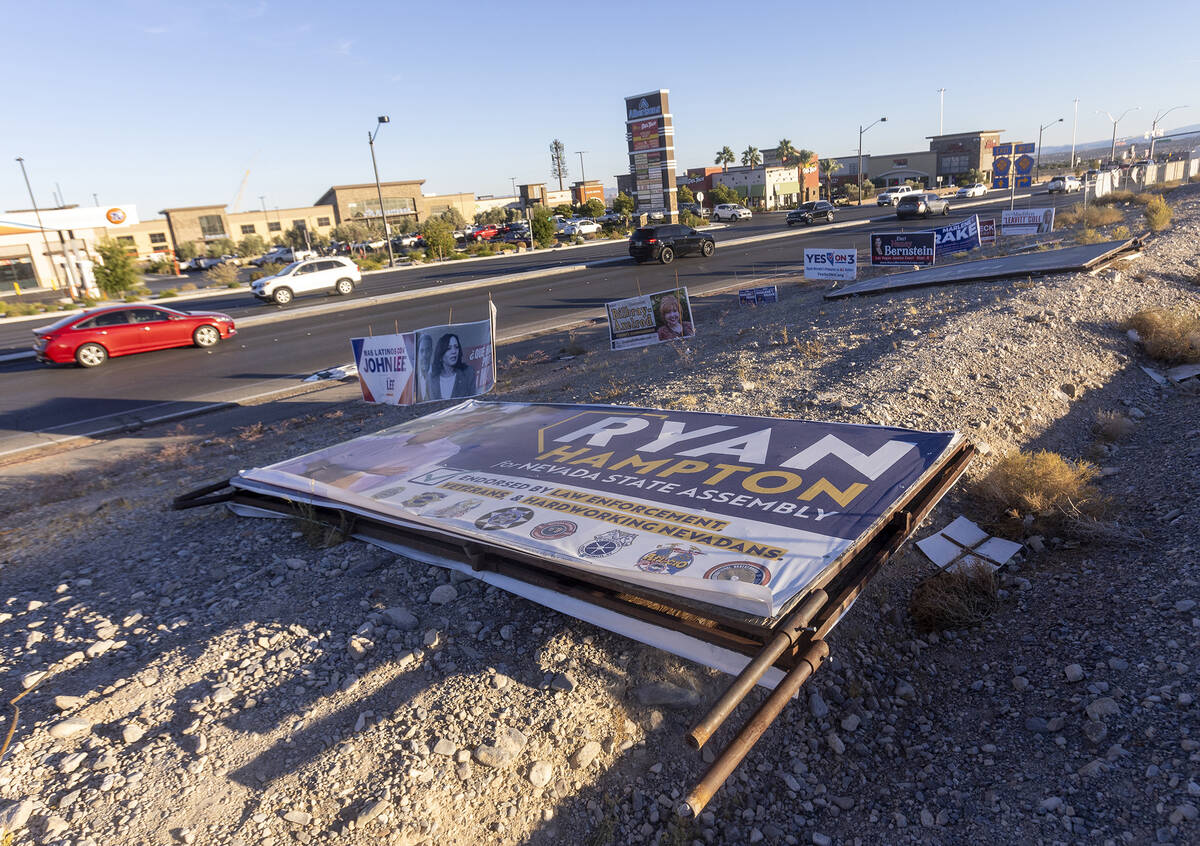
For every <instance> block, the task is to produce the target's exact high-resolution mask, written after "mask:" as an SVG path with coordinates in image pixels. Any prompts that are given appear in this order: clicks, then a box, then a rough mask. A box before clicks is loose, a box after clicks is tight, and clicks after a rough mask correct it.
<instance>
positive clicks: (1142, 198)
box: [1129, 191, 1154, 206]
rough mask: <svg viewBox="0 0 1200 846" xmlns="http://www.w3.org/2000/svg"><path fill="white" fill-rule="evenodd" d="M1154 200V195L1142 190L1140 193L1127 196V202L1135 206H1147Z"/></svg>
mask: <svg viewBox="0 0 1200 846" xmlns="http://www.w3.org/2000/svg"><path fill="white" fill-rule="evenodd" d="M1153 201H1154V195H1153V194H1149V193H1147V192H1145V191H1143V192H1142V193H1141V194H1134V195H1133V196H1132V197H1130V198H1129V202H1131V203H1133V204H1134V205H1135V206H1148V205H1150V203H1152V202H1153Z"/></svg>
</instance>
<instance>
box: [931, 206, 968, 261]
mask: <svg viewBox="0 0 1200 846" xmlns="http://www.w3.org/2000/svg"><path fill="white" fill-rule="evenodd" d="M933 234H934V235H935V236H936V237H937V254H938V255H944V254H945V253H961V252H966V251H967V250H973V249H975V248H976V247H978V246H979V216H978V215H974V214H973V215H971V216H970V217H968V218H967V219H966V220H960V221H958V223H951V224H949V225H947V226H939V227H938V228H937V229H935V230H933Z"/></svg>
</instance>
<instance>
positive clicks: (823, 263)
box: [804, 249, 858, 282]
mask: <svg viewBox="0 0 1200 846" xmlns="http://www.w3.org/2000/svg"><path fill="white" fill-rule="evenodd" d="M804 278H805V279H834V280H837V281H840V282H852V281H854V280H855V279H857V278H858V250H822V249H806V250H805V251H804Z"/></svg>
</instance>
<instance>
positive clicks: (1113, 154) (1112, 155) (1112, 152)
mask: <svg viewBox="0 0 1200 846" xmlns="http://www.w3.org/2000/svg"><path fill="white" fill-rule="evenodd" d="M1141 108H1142V107H1141V106H1134V107H1133V108H1132V109H1126V110H1125V111H1123V112H1121V114H1120V115H1119V116H1117V117H1113V116H1112V115H1111V114H1109V113H1108V112H1106V111H1104V109H1096V114H1098V115H1104V116H1105V117H1107V118H1108V119H1109V120H1111V121H1112V125H1113V137H1112V150H1110V151H1109V154H1108V160H1109V161H1110V162H1115V161H1116V160H1117V124H1118V123H1120V122H1121V118H1123V117H1125V115H1127V114H1129V113H1130V112H1137V111H1140V110H1141Z"/></svg>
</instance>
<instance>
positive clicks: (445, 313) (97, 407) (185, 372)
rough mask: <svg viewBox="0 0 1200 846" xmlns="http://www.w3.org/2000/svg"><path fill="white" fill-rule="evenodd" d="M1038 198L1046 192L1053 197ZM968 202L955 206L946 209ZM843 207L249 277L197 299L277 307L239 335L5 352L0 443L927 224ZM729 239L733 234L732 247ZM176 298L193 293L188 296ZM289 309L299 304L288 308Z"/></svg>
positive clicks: (549, 323)
mask: <svg viewBox="0 0 1200 846" xmlns="http://www.w3.org/2000/svg"><path fill="white" fill-rule="evenodd" d="M1035 199H1036V204H1037V205H1038V206H1042V205H1045V204H1046V201H1047V200H1048V199H1050V198H1047V197H1038V198H1035ZM1075 201H1076V198H1074V197H1069V198H1062V197H1056V198H1053V202H1054V203H1055V204H1056V205H1060V206H1061V205H1065V204H1068V203H1074V202H1075ZM1018 202H1021V201H1020V200H1019V201H1018ZM1022 204H1028V201H1025V202H1024V203H1022ZM1001 205H1002V201H1000V200H999V199H998V198H997V199H996V200H995V201H994V202H989V203H988V204H987V205H986V206H977V207H973V208H971V209H970V210H969V211H970V212H971V213H975V212H977V211H981V210H986V209H988V208H993V207H994V208H999V207H1001ZM964 213H965V212H964ZM961 216H962V214H960V213H957V212H955V213H952V214H951V215H950V217H949V218H948V220H954V219H955V218H956V217H961ZM839 218H840V219H839V221H838V222H843V221H847V220H861V221H864V225H861V226H854V227H847V228H842V229H836V230H833V231H828V230H825V229H824V228H823V227H821V226H813V227H797V228H795V229H794V230H790V234H789V236H788V237H782V238H774V239H771V240H765V241H759V242H756V243H748V244H740V245H737V244H735V245H732V246H731V245H729V242H731V241H734V240H735V239H738V238H742V237H747V236H754V235H759V236H761V235H765V234H775V233H778V232H780V231H788V230H786V227H784V225H783V215H782V214H771V215H756V216H755V218H754V220H753V221H750V222H748V223H743V224H740V225H735V226H731V227H729V228H727V229H722V230H719V231H718V232H717V236H718V238H717V240H718V248H717V252H716V254H715V255H714V256H713V257H712V258H711V259H707V260H705V259H701V258H700V257H698V256H697V257H684V258H680V259H678V260H677V261H676V262H674V263H673V264H671V265H666V266H663V265H652V264H646V265H636V264H634V263H633V262H632V261H621V262H617V263H608V264H604V265H601V266H597V267H594V268H589V269H587V270H583V271H577V272H572V273H568V274H563V275H556V276H547V277H544V278H534V279H525V280H521V281H515V282H507V283H504V284H497V285H495V286H487V287H480V288H476V289H474V290H471V291H466V292H458V293H451V292H441V293H439V292H438V291H437V290H436V289H437V288H440V287H441V286H443V285H445V284H447V283H452V282H462V281H466V280H472V279H481V278H487V277H488V276H495V275H503V274H511V273H516V272H525V271H529V270H534V269H537V268H539V267H552V266H555V265H562V264H569V265H576V264H582V263H586V261H589V260H591V261H594V260H597V259H604V258H613V257H618V256H624V255H625V244H624V243H623V242H621V243H611V244H604V245H598V246H596V247H588V248H584V249H576V250H570V251H567V250H560V251H557V252H554V253H552V254H551V256H550V257H547V256H546V255H545V254H540V253H534V254H533V255H532V256H519V257H514V258H512V259H508V260H505V261H495V262H474V263H471V264H468V265H453V264H451V265H439V266H435V267H422V268H417V269H413V270H407V271H405V270H397V271H390V272H386V273H378V274H372V275H370V276H367V277H365V278H364V284H363V285H362V286H361V290H360V291H359V292H358V293H356V294H355V295H354V298H363V297H369V296H371V295H379V294H382V293H394V292H396V291H402V290H412V289H425V288H428V289H431V290H430V291H429V293H428V295H427V296H419V297H416V298H413V299H408V300H405V301H403V302H393V303H385V304H377V305H370V306H367V305H366V304H365V303H363V304H362V305H363V306H365V307H356V308H349V307H347V308H341V309H337V310H334V311H331V312H329V313H323V314H320V315H311V314H305V307H306V306H312V305H318V304H328V303H331V302H341V301H339V300H334V299H333V298H328V297H320V296H318V297H306V298H301V299H297V300H296V301H295V303H294V304H293V305H291V306H289V307H287V309H281V308H280V307H277V306H273V305H262V304H259V303H257V302H256V301H254V300H253V298H251V297H249V296H248V295H247V294H246V293H245V291H244V290H243V291H240V292H231V293H230V294H229V295H228V296H219V297H216V298H209V299H205V300H202V301H199V302H197V303H196V304H195V305H194V306H192V307H200V308H204V309H217V310H221V311H227V312H229V313H231V314H232V315H233V316H234V317H235V318H239V319H245V318H246V317H248V316H250V315H257V316H261V315H274V317H273V318H272V321H271V322H269V323H267V324H266V325H252V326H248V327H244V328H241V329H239V333H238V335H237V337H236V338H234V339H233V340H232V341H227V342H224V343H222V344H220V345H219V346H217V347H216V348H213V349H211V350H199V349H192V348H183V349H176V350H165V351H161V352H156V353H148V354H143V355H135V356H126V357H121V358H116V359H112V360H110V361H109V362H108V363H107V364H105V365H104V366H103V367H100V368H97V369H93V370H83V369H80V368H75V367H73V366H47V365H40V364H37V363H36V362H35V361H33V360H31V359H25V360H21V361H11V362H6V363H4V364H0V454H3V453H5V452H7V451H10V450H12V449H17V448H20V447H22V446H25V445H30V444H37V443H45V442H47V441H50V440H54V439H56V438H59V437H63V436H66V435H72V434H83V433H92V432H96V431H99V430H104V429H111V428H120V427H136V426H139V425H142V424H144V423H146V422H150V421H152V420H155V419H159V418H161V417H164V416H171V415H183V414H188V413H193V412H195V411H196V410H198V409H202V408H204V407H207V406H211V405H212V404H214V403H223V402H233V401H244V400H246V399H248V398H250V397H253V396H257V395H262V394H266V393H269V392H271V391H277V390H280V389H281V388H283V387H285V386H298V385H299V381H298V380H299V379H300V378H302V377H304V376H308V375H310V374H312V373H314V372H317V371H320V370H323V369H325V368H328V367H331V366H335V365H338V364H344V363H348V362H349V361H351V360H352V356H351V353H350V346H349V344H348V342H347V341H348V339H349V338H351V337H357V336H361V335H366V334H371V333H374V334H380V333H385V332H391V331H395V329H396V328H397V327H399V328H400V329H402V330H408V329H412V328H417V327H421V326H428V325H435V324H439V323H444V322H447V321H448V320H449V319H450V317H451V313H452V316H453V319H454V320H456V321H467V320H480V319H484V318H485V317H486V316H487V299H488V293H489V291H490V293H491V295H492V297H493V299H494V301H495V303H496V306H497V309H498V315H499V316H498V330H499V333H500V337H501V339H502V340H503V339H506V338H512V337H515V336H519V335H522V334H527V333H529V332H532V331H539V330H545V329H551V328H555V327H561V326H565V325H569V324H572V323H575V322H578V321H584V320H594V319H597V318H601V317H602V316H603V314H604V308H603V306H604V303H605V302H607V301H609V300H613V299H618V298H621V297H626V296H633V295H634V294H636V293H637V292H638V291H639V290H640V291H642V292H647V293H648V292H651V291H658V290H663V289H665V288H671V287H674V286H675V284H676V274H678V284H680V285H684V286H686V287H687V288H688V290H689V292H690V293H692V294H693V295H698V294H704V293H706V292H711V291H715V290H719V289H724V288H728V287H730V286H735V285H738V284H742V283H745V284H749V283H750V282H752V280H754V279H756V278H759V277H761V276H764V275H770V274H773V273H775V272H777V271H780V270H787V269H794V270H796V271H799V270H800V269H801V268H802V266H803V250H804V248H805V247H813V246H818V245H819V246H823V247H849V246H856V247H859V248H860V249H865V248H866V246H867V238H868V233H869V232H870V231H871V230H878V229H879V228H880V227H879V225H878V224H871V223H869V221H870V220H871V219H879V218H884V219H885V220H887V222H888V224H889V227H890V226H894V225H898V226H899V227H901V228H904V229H924V228H928V226H929V224H928V223H927V222H926V221H923V220H912V221H903V222H900V223H899V224H897V223H896V221H895V219H894V215H890V216H889V215H888V214H887V211H886V210H885V209H881V208H878V207H875V206H864V207H863V208H862V209H857V208H855V209H850V210H845V211H843V212H842V213H841V214H840V215H839ZM938 222H940V221H938ZM722 243H725V244H726V246H724V247H722V246H721V244H722ZM179 305H180V306H181V307H185V308H186V307H187V304H186V303H182V302H181V303H180V304H179ZM347 305H350V304H349V303H347ZM708 310H713V311H715V307H714V306H712V305H711V304H709V305H707V306H706V305H705V304H703V303H701V304H699V310H698V313H697V317H696V319H697V325H698V326H699V327H703V325H704V324H705V322H708V320H709V319H711V318H710V317H708V316H707V315H706V314H705V312H706V311H708ZM285 311H291V312H295V314H294V316H291V315H287V314H284V313H282V312H285ZM36 325H39V324H38V323H25V324H23V325H18V326H15V327H4V330H3V331H4V332H5V335H4V336H0V346H9V344H8V343H5V341H6V340H7V337H6V336H7V334H8V332H9V331H10V330H12V329H16V330H17V334H20V335H23V336H24V338H23V339H22V340H21V342H20V344H19V345H17V346H22V347H23V346H25V344H26V343H28V339H29V338H30V335H29V334H28V332H29V329H30V328H32V327H33V326H36ZM701 331H702V328H701Z"/></svg>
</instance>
